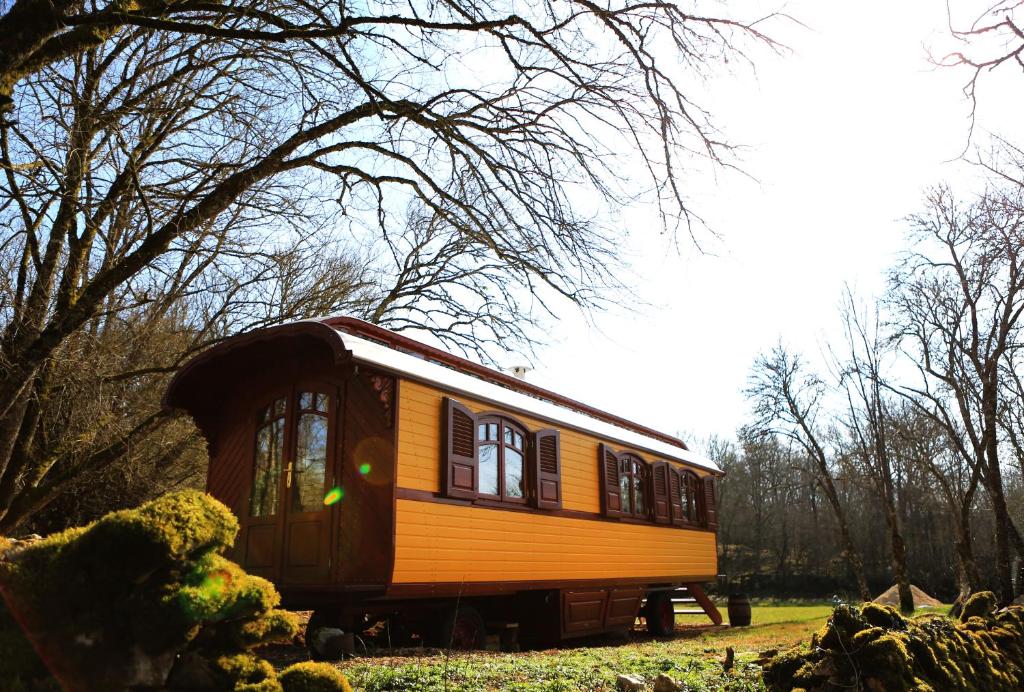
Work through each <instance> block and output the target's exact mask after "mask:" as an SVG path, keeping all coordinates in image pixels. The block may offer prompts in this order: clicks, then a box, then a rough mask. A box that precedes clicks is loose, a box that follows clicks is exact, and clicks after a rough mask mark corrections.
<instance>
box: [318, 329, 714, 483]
mask: <svg viewBox="0 0 1024 692" xmlns="http://www.w3.org/2000/svg"><path fill="white" fill-rule="evenodd" d="M310 321H313V320H310ZM316 321H319V320H316ZM328 326H330V325H328ZM332 329H333V330H334V332H335V334H337V335H338V338H339V339H341V342H342V344H343V345H344V346H345V348H346V349H347V350H349V351H351V352H352V356H353V358H355V359H356V360H361V361H364V362H367V363H370V364H373V365H378V366H380V367H383V368H387V369H388V370H393V371H395V372H398V373H401V374H403V375H408V376H409V377H412V378H415V379H419V380H423V381H426V382H430V383H433V384H438V385H441V386H442V387H444V388H445V389H447V390H453V391H456V392H459V393H461V394H465V395H467V396H470V397H475V398H479V399H483V400H485V401H489V402H494V403H497V404H500V405H503V406H507V407H509V408H512V409H515V410H516V411H521V412H523V413H526V414H530V415H533V416H536V417H538V418H543V419H545V420H550V421H552V422H556V423H563V424H565V425H568V426H570V427H573V428H578V429H580V430H585V431H587V432H591V433H594V434H595V435H597V436H598V437H601V438H604V439H607V440H609V441H612V440H614V441H616V442H620V443H623V444H625V445H627V446H629V447H632V448H634V449H637V450H642V451H646V452H651V453H653V454H656V455H657V456H659V457H662V458H665V459H671V460H673V461H678V462H683V463H687V464H692V465H693V466H697V467H700V468H702V469H706V470H708V471H712V472H714V473H721V469H720V468H719V467H718V465H717V464H716V463H715V462H713V461H711V460H710V459H708V458H706V457H704V456H702V455H700V454H697V453H696V452H692V451H690V450H687V449H683V448H681V447H677V446H675V445H671V444H669V443H667V442H664V441H662V440H659V439H657V438H654V437H650V436H648V435H644V434H642V433H638V432H636V431H634V430H630V429H628V428H624V427H621V426H618V425H614V424H612V423H608V422H606V421H603V420H600V419H597V418H594V417H592V416H588V415H587V414H585V413H581V412H579V411H574V410H572V409H570V408H567V407H565V406H562V405H560V404H556V403H554V402H551V401H546V400H544V399H539V398H537V397H534V396H530V395H529V394H524V393H523V392H517V391H515V390H514V389H509V388H507V387H502V386H501V385H498V384H495V383H493V382H488V381H486V380H483V379H481V378H479V377H476V376H474V375H469V374H466V373H464V372H459V371H458V370H455V369H453V368H449V367H446V366H444V365H441V364H439V363H435V362H433V361H431V360H427V359H426V358H423V357H419V356H416V355H413V354H410V353H406V352H404V351H399V350H397V349H394V348H391V347H390V346H385V345H384V344H381V343H378V342H376V341H373V340H371V339H366V338H363V337H360V336H356V335H355V334H350V333H348V332H345V331H341V330H339V329H337V328H334V327H332Z"/></svg>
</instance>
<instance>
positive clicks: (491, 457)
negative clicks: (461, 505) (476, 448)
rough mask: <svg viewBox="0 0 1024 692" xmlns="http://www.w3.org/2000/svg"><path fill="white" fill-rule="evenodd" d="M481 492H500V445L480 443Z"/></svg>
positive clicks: (490, 493) (495, 493) (487, 493)
mask: <svg viewBox="0 0 1024 692" xmlns="http://www.w3.org/2000/svg"><path fill="white" fill-rule="evenodd" d="M480 492H481V493H484V494H486V495H497V494H498V445H480Z"/></svg>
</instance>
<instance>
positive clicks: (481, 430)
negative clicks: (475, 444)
mask: <svg viewBox="0 0 1024 692" xmlns="http://www.w3.org/2000/svg"><path fill="white" fill-rule="evenodd" d="M476 439H478V440H486V439H487V424H486V423H481V424H480V425H478V426H477V427H476Z"/></svg>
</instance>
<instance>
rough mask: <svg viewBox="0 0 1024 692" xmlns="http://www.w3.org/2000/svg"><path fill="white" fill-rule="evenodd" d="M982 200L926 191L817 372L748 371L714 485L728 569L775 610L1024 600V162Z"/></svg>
mask: <svg viewBox="0 0 1024 692" xmlns="http://www.w3.org/2000/svg"><path fill="white" fill-rule="evenodd" d="M982 165H983V169H986V170H987V171H988V172H989V173H991V174H992V175H991V177H988V178H985V179H983V180H981V181H979V182H984V183H985V186H984V189H983V190H982V191H981V192H979V193H976V194H973V195H970V196H967V197H964V196H961V195H958V194H956V193H954V191H953V190H951V189H950V188H949V187H947V186H939V187H936V188H934V189H932V190H930V191H929V193H928V195H927V197H926V200H925V203H924V205H923V208H922V211H920V212H919V213H917V214H914V215H912V216H910V217H908V218H907V220H906V223H907V226H908V237H907V241H908V242H907V250H906V251H904V252H903V253H902V254H901V256H900V257H899V259H898V261H897V262H896V263H895V264H894V265H893V266H892V267H891V268H890V270H889V272H888V287H887V289H886V291H885V293H884V294H883V295H881V296H880V297H878V298H877V299H876V300H873V301H862V300H860V299H858V298H857V297H856V296H855V295H854V293H853V291H852V290H848V291H847V292H846V295H845V297H844V300H843V301H842V303H841V306H840V308H839V310H838V311H837V312H838V317H839V319H838V322H839V324H841V325H842V328H843V330H842V333H841V337H840V338H837V339H833V340H832V341H831V342H830V343H827V344H825V349H824V352H825V353H826V354H827V356H826V357H825V359H824V361H825V362H824V363H823V364H821V366H820V367H815V366H814V365H813V364H811V363H809V362H808V361H807V360H805V359H804V358H803V357H802V356H801V354H799V353H796V352H794V351H792V350H791V349H789V348H787V347H786V346H785V345H784V344H783V343H781V342H780V343H779V344H778V345H777V346H775V347H774V348H772V349H770V350H769V351H767V352H765V353H762V354H761V355H759V356H758V357H757V358H756V360H755V362H754V364H753V367H752V369H751V372H750V376H749V378H748V383H747V389H746V394H747V396H748V399H749V401H750V403H751V407H752V414H753V415H752V418H751V420H750V421H749V423H748V425H747V426H746V427H745V428H744V429H742V430H741V431H740V433H739V436H738V442H737V443H736V444H731V443H729V444H723V443H721V442H716V443H714V444H712V445H710V446H711V448H712V449H711V450H710V451H711V453H712V456H714V457H715V458H717V459H718V460H719V462H720V463H721V465H722V466H723V467H724V468H725V470H726V471H727V472H728V474H729V475H728V476H727V477H726V479H725V480H724V482H723V483H722V497H721V504H722V512H721V519H720V522H721V525H722V529H721V546H722V570H723V571H725V572H726V573H728V574H729V575H730V579H731V580H733V581H734V582H735V584H734V586H735V587H736V588H743V589H745V590H749V591H752V592H757V593H774V594H779V595H786V594H799V595H804V596H806V595H812V594H814V595H824V594H825V593H827V592H829V591H852V592H853V593H854V594H855V595H856V596H858V597H859V598H862V599H864V600H867V599H869V598H871V597H873V596H874V595H877V593H878V592H879V591H881V590H882V589H884V588H887V587H889V586H891V585H892V584H893V583H897V584H898V585H899V587H900V589H899V590H900V601H901V606H902V607H903V608H904V610H909V609H912V607H913V606H912V600H911V594H910V584H911V583H912V582H913V583H916V584H918V585H919V586H920V587H922V588H924V589H925V590H926V591H931V592H933V594H934V595H936V596H939V597H941V598H946V599H948V598H950V597H951V596H954V595H955V596H957V597H959V599H960V601H961V602H962V600H963V599H964V598H966V596H967V595H968V594H970V593H972V592H976V591H979V590H982V589H991V590H993V591H995V592H996V593H997V594H998V595H999V600H1000V602H1002V603H1004V604H1005V603H1009V602H1010V601H1012V600H1013V599H1014V597H1015V596H1016V595H1017V594H1018V593H1020V590H1021V587H1022V586H1024V585H1022V583H1021V582H1022V581H1024V579H1022V576H1024V575H1022V571H1024V570H1022V569H1021V560H1022V558H1024V537H1022V528H1024V487H1022V480H1021V478H1022V476H1024V367H1022V365H1024V362H1022V357H1024V151H1022V150H1021V149H1018V148H1015V147H1013V146H1010V145H1008V144H1006V145H1004V146H1003V148H1002V149H1001V150H1000V151H999V152H998V153H997V154H994V155H993V156H992V158H991V159H990V160H988V161H983V162H982Z"/></svg>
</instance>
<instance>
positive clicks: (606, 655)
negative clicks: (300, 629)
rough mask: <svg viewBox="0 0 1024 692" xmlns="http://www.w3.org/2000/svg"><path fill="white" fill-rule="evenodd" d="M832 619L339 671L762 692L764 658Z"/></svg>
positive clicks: (428, 685)
mask: <svg viewBox="0 0 1024 692" xmlns="http://www.w3.org/2000/svg"><path fill="white" fill-rule="evenodd" d="M831 612H832V607H831V605H811V606H756V605H755V606H754V607H753V609H752V613H753V618H752V619H753V624H752V625H751V626H750V627H744V628H736V629H730V628H728V627H711V626H705V623H707V622H708V620H707V618H706V617H698V616H683V615H680V616H678V618H677V622H678V624H680V625H687V627H686V628H685V630H684V631H683V632H680V633H678V634H677V636H676V637H675V638H673V639H668V640H656V639H650V638H647V637H645V636H642V635H640V636H636V637H634V638H633V639H632V640H630V641H627V642H623V643H614V644H612V645H601V644H605V643H606V642H607V640H597V641H596V642H595V641H590V642H587V643H586V645H583V646H577V647H574V648H564V649H556V650H550V651H531V652H524V653H518V654H497V653H484V652H477V653H472V654H453V655H451V656H449V657H447V658H446V657H445V656H443V655H440V654H436V655H423V656H403V657H389V658H363V659H356V660H353V661H347V662H345V663H342V664H339V665H340V666H341V667H342V668H343V670H344V671H345V673H346V675H348V676H349V680H350V681H351V683H352V684H353V686H355V687H357V688H361V689H365V690H367V691H368V692H375V691H378V690H517V691H520V692H526V691H533V690H552V691H557V690H566V691H568V690H614V689H615V678H616V676H617V675H618V674H620V673H627V674H633V675H640V676H642V677H644V678H645V679H646V680H647V681H648V682H653V680H654V678H655V677H656V676H657V675H658V674H659V673H667V674H668V675H670V676H671V677H672V678H674V679H675V680H677V681H679V682H683V683H685V685H686V687H687V689H690V690H730V691H737V692H739V691H741V690H760V689H762V687H761V684H760V670H761V669H760V667H759V666H757V665H755V664H754V663H753V660H754V659H756V658H757V657H758V653H759V652H760V651H763V650H765V649H768V648H779V649H782V648H785V647H787V646H790V645H792V644H795V643H796V642H798V641H800V640H802V639H807V638H808V637H809V636H810V634H811V632H813V631H814V630H816V629H818V628H819V627H820V626H821V625H822V624H823V623H824V621H825V618H826V617H827V616H828V615H829V614H830V613H831ZM691 623H692V626H690V625H691ZM698 623H699V626H698ZM595 644H596V645H595ZM727 646H731V647H733V649H734V650H735V651H736V665H735V666H734V667H733V669H732V670H731V671H725V670H724V669H723V667H722V663H721V662H722V660H723V659H724V657H725V648H726V647H727Z"/></svg>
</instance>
